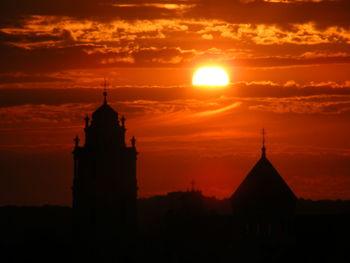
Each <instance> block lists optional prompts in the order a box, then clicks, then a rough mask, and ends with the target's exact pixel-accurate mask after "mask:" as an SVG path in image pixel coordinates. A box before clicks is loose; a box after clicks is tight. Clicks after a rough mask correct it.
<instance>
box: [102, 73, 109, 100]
mask: <svg viewBox="0 0 350 263" xmlns="http://www.w3.org/2000/svg"><path fill="white" fill-rule="evenodd" d="M107 85H108V83H107V80H106V78H104V81H103V97H104V99H103V103H104V104H107Z"/></svg>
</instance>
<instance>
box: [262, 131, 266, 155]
mask: <svg viewBox="0 0 350 263" xmlns="http://www.w3.org/2000/svg"><path fill="white" fill-rule="evenodd" d="M261 157H264V158H265V157H266V148H265V128H263V129H262V148H261Z"/></svg>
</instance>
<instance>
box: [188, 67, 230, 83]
mask: <svg viewBox="0 0 350 263" xmlns="http://www.w3.org/2000/svg"><path fill="white" fill-rule="evenodd" d="M229 83H230V78H229V76H228V74H227V72H226V71H225V70H224V69H223V68H222V67H201V68H199V69H197V70H196V72H195V73H194V74H193V78H192V85H194V86H227V85H228V84H229Z"/></svg>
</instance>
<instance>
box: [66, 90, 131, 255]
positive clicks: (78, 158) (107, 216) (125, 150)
mask: <svg viewBox="0 0 350 263" xmlns="http://www.w3.org/2000/svg"><path fill="white" fill-rule="evenodd" d="M103 96H104V101H103V104H102V105H101V106H100V107H99V108H98V109H97V110H96V111H95V112H93V113H92V118H91V120H90V118H89V116H86V118H85V128H84V132H85V143H84V145H82V146H80V145H79V138H78V137H76V139H75V148H74V151H73V159H74V179H73V187H72V190H73V217H74V218H73V222H74V223H73V224H74V226H73V227H74V230H73V231H74V238H75V242H78V243H79V244H85V245H87V247H85V249H87V248H89V247H90V245H91V246H105V244H111V243H116V242H122V240H125V238H127V237H131V236H132V234H133V232H134V231H135V229H136V221H137V180H136V159H137V151H136V140H135V138H134V137H133V138H132V140H131V145H130V146H127V144H126V143H125V133H126V127H125V118H124V116H123V117H121V118H119V116H118V112H116V111H115V110H114V109H113V108H112V107H111V106H110V105H109V104H108V102H107V91H106V90H104V92H103ZM87 242H88V243H89V244H86V243H87Z"/></svg>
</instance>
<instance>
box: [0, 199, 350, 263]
mask: <svg viewBox="0 0 350 263" xmlns="http://www.w3.org/2000/svg"><path fill="white" fill-rule="evenodd" d="M219 202H224V201H217V205H216V207H220V208H218V209H217V210H215V209H214V210H213V211H211V212H206V213H194V214H191V213H182V214H181V213H175V212H174V211H171V212H169V211H167V212H166V213H163V214H158V215H155V212H153V210H152V209H154V207H153V208H152V205H150V200H141V201H140V204H141V213H140V214H141V215H140V217H141V218H140V226H139V231H138V233H137V234H136V236H135V237H133V238H132V240H125V242H120V241H119V242H116V244H111V246H110V247H109V248H108V249H109V250H110V251H112V255H113V256H112V258H104V259H102V258H101V259H93V257H90V256H88V257H84V256H83V255H82V257H79V255H78V256H77V255H76V247H77V244H74V243H73V242H72V225H71V218H72V210H71V208H69V207H57V206H44V207H14V206H7V207H1V208H0V226H1V229H0V231H1V232H0V242H1V243H0V262H2V263H7V262H38V263H41V262H45V263H48V262H49V263H54V262H88V261H90V262H144V261H150V262H165V263H166V262H211V263H214V262H228V261H230V262H284V263H287V262H294V263H295V262H304V261H305V262H317V263H318V262H334V263H337V262H350V253H349V247H350V241H349V240H350V238H349V237H350V205H349V204H350V202H349V201H322V202H321V201H318V202H313V201H306V200H299V203H298V214H297V216H296V218H295V231H294V233H293V234H292V235H291V237H290V238H288V240H285V239H279V238H278V237H277V238H275V237H268V236H266V235H263V234H260V235H256V234H254V235H250V236H245V237H244V238H242V237H237V236H236V234H235V233H236V232H234V231H232V229H233V226H232V225H233V223H232V222H233V221H234V219H233V218H232V216H231V215H230V214H228V213H225V205H224V204H219ZM157 206H158V205H157ZM214 206H215V205H214ZM142 209H143V210H142ZM155 210H157V209H155ZM159 210H161V208H160V209H158V211H159ZM147 211H148V213H147ZM152 215H153V216H152ZM91 253H92V252H91V249H86V255H91ZM83 258H84V259H83Z"/></svg>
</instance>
